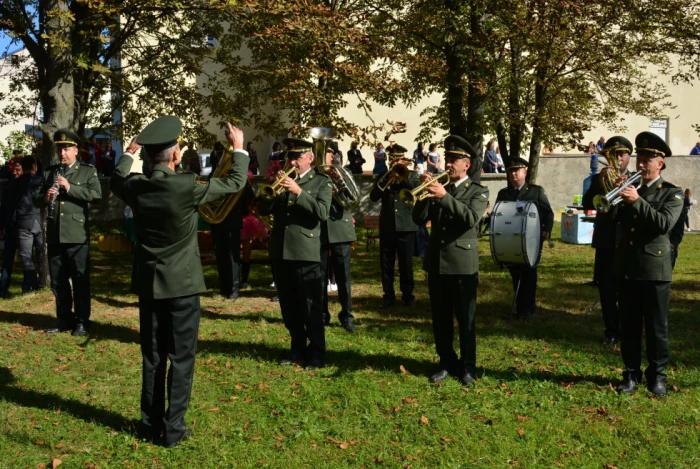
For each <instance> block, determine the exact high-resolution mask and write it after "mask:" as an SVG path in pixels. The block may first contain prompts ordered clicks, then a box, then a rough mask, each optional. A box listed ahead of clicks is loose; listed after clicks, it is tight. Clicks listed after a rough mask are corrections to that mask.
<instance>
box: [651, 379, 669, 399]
mask: <svg viewBox="0 0 700 469" xmlns="http://www.w3.org/2000/svg"><path fill="white" fill-rule="evenodd" d="M647 389H648V390H649V392H650V393H652V394H654V395H655V396H656V397H664V396H665V395H666V385H665V384H664V383H663V381H656V382H654V383H647Z"/></svg>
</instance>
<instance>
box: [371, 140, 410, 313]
mask: <svg viewBox="0 0 700 469" xmlns="http://www.w3.org/2000/svg"><path fill="white" fill-rule="evenodd" d="M390 151H391V153H390V154H389V157H390V158H391V159H393V160H394V161H395V162H394V166H392V168H391V169H390V170H389V171H390V173H389V174H388V175H387V176H386V177H384V178H382V177H380V178H378V179H377V181H376V182H375V183H374V187H373V188H372V192H370V194H369V198H370V200H371V201H372V202H378V201H379V200H381V201H382V208H381V212H380V213H379V257H380V263H381V268H382V289H383V290H384V301H383V303H382V305H381V308H390V307H392V306H393V305H394V302H395V301H396V293H395V291H394V260H395V259H396V256H397V254H398V257H399V287H400V289H401V299H402V300H403V302H404V304H405V305H406V306H409V307H413V306H414V305H415V302H416V298H415V296H413V259H412V257H413V244H414V243H415V237H416V231H417V230H418V226H417V225H416V224H415V222H414V221H413V218H412V216H411V211H412V209H411V207H408V206H406V204H404V203H402V202H401V200H400V199H399V192H401V189H409V190H410V189H415V188H416V187H417V186H418V185H419V184H420V179H419V178H418V175H417V174H416V173H415V172H414V171H409V170H408V167H407V166H406V164H407V163H406V162H407V159H406V158H405V154H406V151H407V150H406V149H405V148H404V147H402V146H401V145H398V144H393V145H392V146H391V150H390ZM398 165H401V166H402V167H400V166H398ZM397 170H402V171H403V170H405V171H406V172H407V174H408V177H406V178H405V179H404V180H402V181H399V178H398V177H397V174H398V172H397Z"/></svg>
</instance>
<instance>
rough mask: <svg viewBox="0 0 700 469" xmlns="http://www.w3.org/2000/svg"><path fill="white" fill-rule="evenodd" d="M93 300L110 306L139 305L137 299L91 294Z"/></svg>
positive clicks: (134, 306) (127, 306) (125, 306)
mask: <svg viewBox="0 0 700 469" xmlns="http://www.w3.org/2000/svg"><path fill="white" fill-rule="evenodd" d="M92 299H93V301H97V302H100V303H104V304H106V305H109V306H112V307H114V308H137V309H138V307H139V302H138V301H124V300H119V299H117V298H113V297H110V296H100V295H92Z"/></svg>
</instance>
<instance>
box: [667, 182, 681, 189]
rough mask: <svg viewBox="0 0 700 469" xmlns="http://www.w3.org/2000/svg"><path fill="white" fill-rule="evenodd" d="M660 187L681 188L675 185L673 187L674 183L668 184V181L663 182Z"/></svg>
mask: <svg viewBox="0 0 700 469" xmlns="http://www.w3.org/2000/svg"><path fill="white" fill-rule="evenodd" d="M662 185H663V186H664V187H665V188H669V187H672V188H675V189H680V188H681V187H680V186H677V185H675V184H674V183H672V182H668V181H664V182H663V183H662Z"/></svg>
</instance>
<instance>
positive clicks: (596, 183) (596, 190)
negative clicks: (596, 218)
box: [581, 174, 603, 210]
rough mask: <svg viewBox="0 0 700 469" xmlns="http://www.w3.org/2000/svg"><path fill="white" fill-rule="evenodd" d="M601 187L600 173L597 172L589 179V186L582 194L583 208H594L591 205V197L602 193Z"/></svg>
mask: <svg viewBox="0 0 700 469" xmlns="http://www.w3.org/2000/svg"><path fill="white" fill-rule="evenodd" d="M602 193H603V188H602V187H601V186H600V174H597V175H595V176H594V177H593V179H591V186H590V187H589V188H588V190H587V191H586V193H585V194H583V200H582V201H581V204H582V205H583V209H584V210H596V208H595V206H594V205H593V198H594V197H595V196H596V195H599V194H602Z"/></svg>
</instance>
